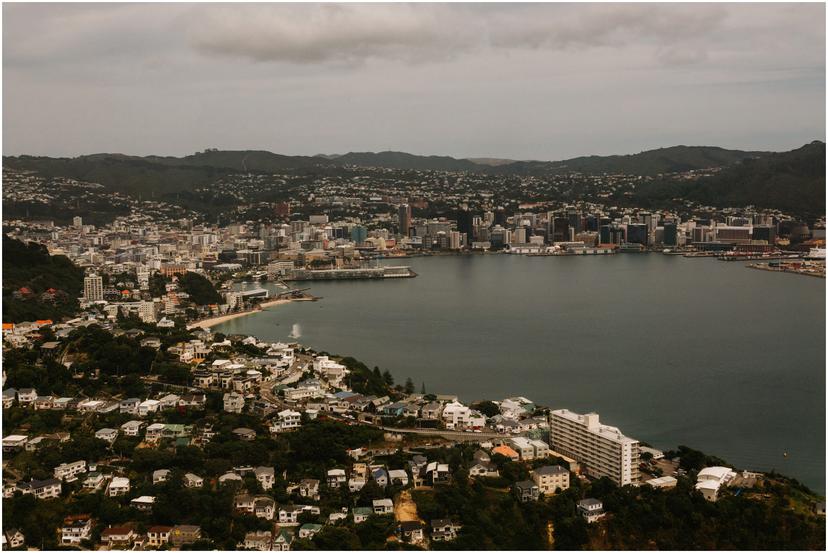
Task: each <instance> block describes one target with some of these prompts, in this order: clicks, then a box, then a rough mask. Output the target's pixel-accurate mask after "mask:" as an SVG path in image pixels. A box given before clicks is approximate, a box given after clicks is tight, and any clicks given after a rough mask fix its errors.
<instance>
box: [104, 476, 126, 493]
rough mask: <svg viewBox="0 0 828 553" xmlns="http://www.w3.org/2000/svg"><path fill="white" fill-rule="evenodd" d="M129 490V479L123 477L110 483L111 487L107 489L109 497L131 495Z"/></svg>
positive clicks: (118, 477)
mask: <svg viewBox="0 0 828 553" xmlns="http://www.w3.org/2000/svg"><path fill="white" fill-rule="evenodd" d="M129 489H130V487H129V478H124V477H123V476H116V477H114V478H113V479H112V481H111V482H110V483H109V487H108V488H107V489H106V495H108V496H109V497H117V496H119V495H126V494H128V493H129Z"/></svg>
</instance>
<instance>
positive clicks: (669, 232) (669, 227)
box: [664, 221, 678, 246]
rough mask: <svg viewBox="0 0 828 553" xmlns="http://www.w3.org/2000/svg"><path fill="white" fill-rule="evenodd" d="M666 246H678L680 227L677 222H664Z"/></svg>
mask: <svg viewBox="0 0 828 553" xmlns="http://www.w3.org/2000/svg"><path fill="white" fill-rule="evenodd" d="M664 245H665V246H678V225H677V224H676V222H675V221H664Z"/></svg>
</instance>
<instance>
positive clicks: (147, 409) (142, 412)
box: [138, 399, 158, 417]
mask: <svg viewBox="0 0 828 553" xmlns="http://www.w3.org/2000/svg"><path fill="white" fill-rule="evenodd" d="M157 412H158V400H157V399H147V400H144V401H142V402H141V403H139V404H138V416H139V417H146V416H148V415H151V414H153V413H157Z"/></svg>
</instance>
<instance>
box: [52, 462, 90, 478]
mask: <svg viewBox="0 0 828 553" xmlns="http://www.w3.org/2000/svg"><path fill="white" fill-rule="evenodd" d="M84 472H86V461H75V462H74V463H61V464H59V465H58V466H56V467H55V478H57V479H58V480H70V481H71V480H75V479H76V476H77V475H78V474H81V473H84Z"/></svg>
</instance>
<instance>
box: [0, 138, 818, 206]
mask: <svg viewBox="0 0 828 553" xmlns="http://www.w3.org/2000/svg"><path fill="white" fill-rule="evenodd" d="M478 161H479V163H476V162H474V161H472V160H469V159H456V158H453V157H449V156H419V155H414V154H408V153H404V152H391V151H387V152H379V153H372V152H349V153H347V154H344V155H329V156H322V155H317V156H313V157H309V156H285V155H280V154H274V153H271V152H267V151H260V150H255V151H252V150H251V151H248V150H241V151H220V150H206V151H204V152H199V153H196V154H193V155H189V156H184V157H162V156H148V157H137V156H127V155H122V154H94V155H87V156H79V157H76V158H49V157H32V156H18V157H5V158H4V162H5V163H6V165H7V166H8V167H11V168H14V169H25V170H33V171H36V172H38V173H39V174H41V175H42V176H44V177H47V178H48V177H57V176H63V177H70V178H74V179H78V180H83V181H89V182H96V183H100V184H102V185H104V186H106V187H107V188H108V189H110V190H112V191H116V192H123V193H127V194H131V195H133V196H138V195H141V196H142V197H144V198H148V197H156V198H162V197H164V198H166V199H168V200H172V201H176V198H178V196H179V195H182V196H183V195H186V194H187V193H191V192H192V191H193V190H194V189H195V188H197V187H203V186H207V185H210V184H212V183H214V182H216V181H218V180H219V179H221V178H222V177H225V176H227V175H230V174H232V173H238V172H253V173H282V172H294V173H301V174H305V175H308V176H312V175H314V174H322V173H330V172H337V171H341V168H342V167H346V166H349V167H350V166H357V167H381V168H388V169H396V170H403V171H409V170H419V171H422V170H439V171H468V172H472V173H477V174H480V175H491V176H493V177H496V176H505V175H532V176H539V177H543V176H549V175H555V174H564V173H569V172H578V173H583V174H604V173H609V174H618V173H625V174H631V175H644V176H654V177H657V178H656V179H655V180H654V181H652V182H649V183H645V184H643V185H642V187H641V188H640V189H639V190H637V192H636V198H637V200H639V201H640V202H641V203H642V206H644V207H648V206H652V207H659V206H660V205H662V204H663V203H664V202H665V201H668V202H669V201H671V200H672V199H674V198H684V199H690V200H694V201H698V202H700V203H703V204H707V205H714V206H721V207H724V206H731V205H733V206H744V205H748V204H754V205H757V206H760V207H769V208H778V209H782V210H784V211H788V212H792V213H797V214H806V215H814V214H816V215H817V216H819V215H821V214H823V213H824V209H825V201H824V190H825V179H824V167H825V145H824V143H822V142H814V143H811V144H808V145H806V146H803V147H802V148H799V149H797V150H793V151H791V152H780V153H770V152H750V151H742V150H727V149H724V148H717V147H708V146H673V147H670V148H660V149H657V150H649V151H645V152H640V153H638V154H632V155H613V156H586V157H577V158H572V159H568V160H563V161H509V160H501V159H496V158H479V159H478ZM711 167H720V168H722V171H721V172H720V173H719V174H718V175H717V176H714V177H705V178H700V179H695V180H689V181H688V180H680V181H679V180H673V179H672V178H671V177H670V176H669V174H670V173H677V172H685V171H688V170H693V169H707V168H711ZM660 175H661V177H659V176H660Z"/></svg>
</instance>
